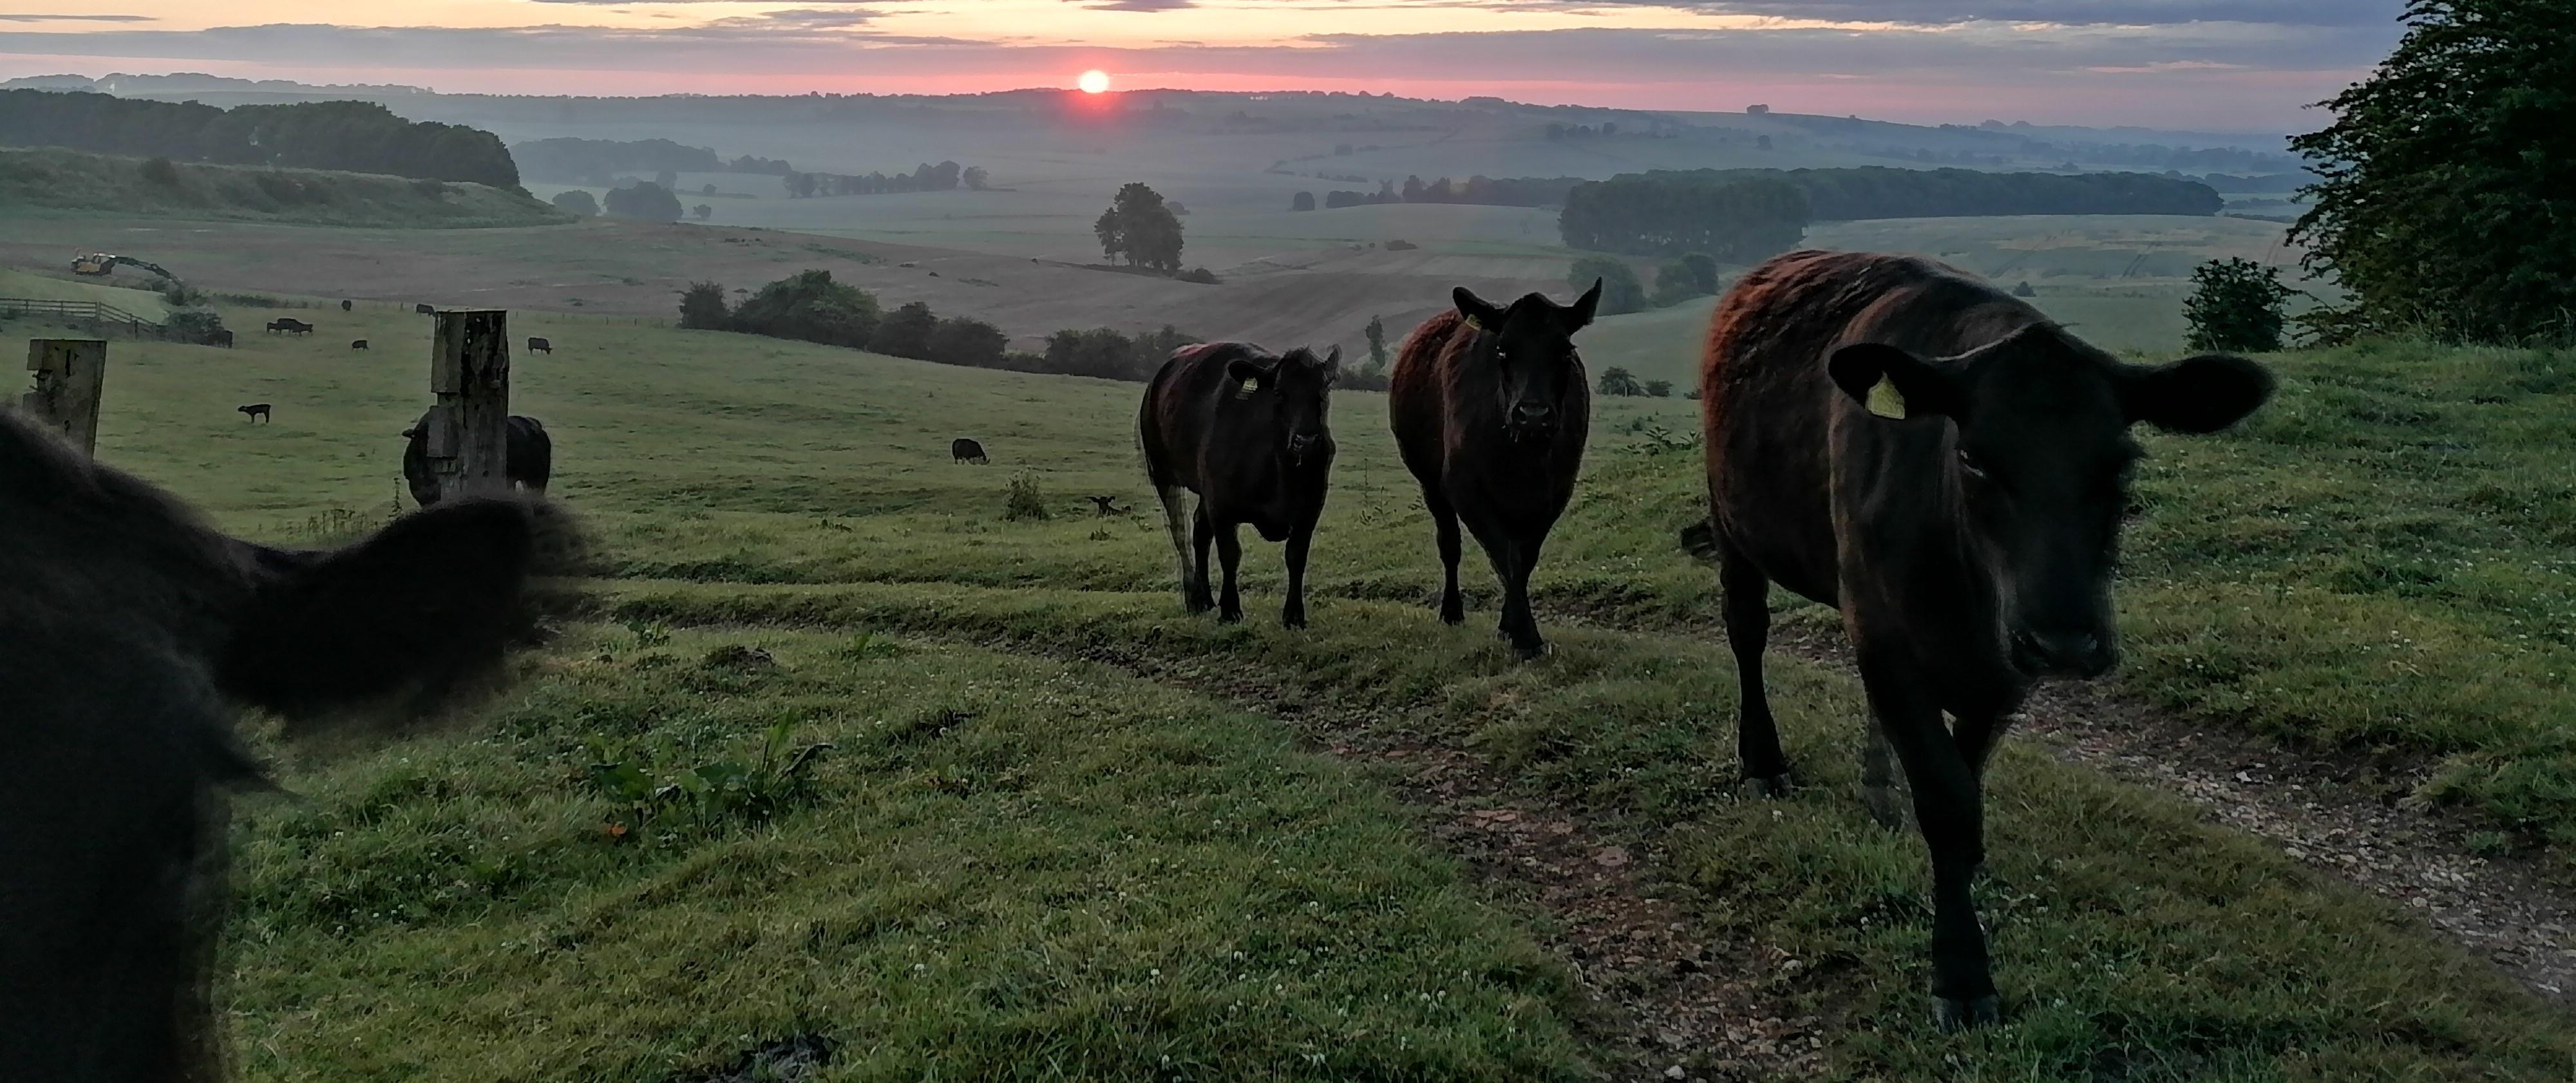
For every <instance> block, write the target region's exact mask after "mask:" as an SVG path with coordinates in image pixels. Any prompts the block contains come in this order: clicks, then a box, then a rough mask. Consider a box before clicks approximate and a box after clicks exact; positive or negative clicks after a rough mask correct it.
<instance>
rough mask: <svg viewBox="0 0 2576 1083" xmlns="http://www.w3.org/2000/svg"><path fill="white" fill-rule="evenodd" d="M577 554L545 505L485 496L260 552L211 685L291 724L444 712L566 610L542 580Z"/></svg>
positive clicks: (570, 564) (564, 526)
mask: <svg viewBox="0 0 2576 1083" xmlns="http://www.w3.org/2000/svg"><path fill="white" fill-rule="evenodd" d="M579 554H580V542H579V534H578V532H577V531H576V530H575V529H574V527H573V526H572V524H571V523H570V522H569V521H568V520H567V519H566V518H565V517H564V516H563V515H562V514H561V513H560V512H558V511H556V510H554V509H553V508H552V507H551V506H549V505H545V504H542V503H536V502H523V501H518V500H493V499H473V500H464V501H458V502H453V503H445V504H440V505H438V506H435V507H431V508H427V509H424V510H421V511H418V512H414V513H412V514H410V515H406V516H404V517H402V518H401V519H397V520H395V521H394V523H393V525H391V526H388V527H386V528H384V529H383V530H380V531H377V532H376V533H375V534H374V535H372V536H370V537H368V538H367V539H366V540H364V541H361V542H358V543H357V544H355V545H351V546H349V547H347V548H344V549H339V550H336V551H323V552H303V553H289V552H281V551H277V550H268V549H260V550H256V551H255V552H254V553H253V563H254V564H255V565H256V566H257V567H258V568H259V569H260V571H261V575H260V580H261V581H260V584H259V587H258V589H257V591H256V592H254V594H253V595H252V597H251V599H250V601H249V603H248V605H247V606H246V607H245V608H244V610H243V611H242V612H241V613H240V614H239V616H238V618H237V620H236V621H235V623H234V625H233V629H232V633H231V637H230V640H229V642H227V643H226V644H225V646H224V649H223V651H222V653H221V655H220V656H219V659H218V662H217V665H216V667H215V675H216V680H217V682H218V684H219V685H220V686H221V687H222V689H223V690H224V692H225V693H226V694H227V695H229V696H231V697H232V698H234V699H237V700H241V701H243V702H246V703H250V704H254V705H257V706H261V707H265V708H268V709H270V710H273V711H276V712H278V713H280V714H283V715H286V716H287V717H289V718H294V719H310V718H314V717H316V716H320V715H326V714H330V713H333V712H336V711H339V710H342V709H349V708H369V707H379V706H390V707H394V708H395V709H397V710H402V711H407V712H408V711H425V710H434V709H437V708H439V707H443V706H446V705H447V704H449V703H452V702H454V701H455V700H456V699H458V698H460V697H461V696H463V695H465V694H470V693H472V692H475V691H478V690H480V688H479V686H480V685H482V683H483V680H484V679H485V678H488V677H492V676H495V675H497V671H498V670H499V667H500V662H501V660H502V657H503V654H504V652H505V651H506V650H508V649H509V648H510V647H512V646H514V645H517V644H520V643H524V642H526V641H527V640H528V639H529V637H530V636H531V635H532V633H534V632H535V630H536V629H537V626H538V622H539V620H540V619H541V618H543V617H546V616H551V615H555V614H556V613H557V612H558V611H559V610H558V607H559V606H561V605H563V604H565V603H570V602H573V601H575V599H573V598H572V597H570V596H569V595H565V594H562V593H559V592H558V591H556V590H555V589H553V588H552V587H550V586H549V585H548V584H546V583H544V582H542V580H544V579H546V578H548V577H552V576H556V575H560V574H564V573H567V572H570V571H572V570H574V565H575V564H576V563H577V562H578V561H579V559H580V557H579ZM397 698H400V699H401V700H402V702H400V703H396V702H395V700H396V699H397Z"/></svg>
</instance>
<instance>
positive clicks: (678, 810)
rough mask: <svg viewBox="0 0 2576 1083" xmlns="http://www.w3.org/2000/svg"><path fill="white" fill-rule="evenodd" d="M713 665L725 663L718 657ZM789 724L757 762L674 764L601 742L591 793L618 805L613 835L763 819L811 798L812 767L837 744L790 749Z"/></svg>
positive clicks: (595, 749)
mask: <svg viewBox="0 0 2576 1083" xmlns="http://www.w3.org/2000/svg"><path fill="white" fill-rule="evenodd" d="M758 653H759V652H755V651H745V652H744V654H746V655H757V654H758ZM708 664H709V665H717V664H721V663H719V661H718V660H717V659H715V658H712V657H711V658H710V659H709V661H708ZM787 725H788V724H787V723H785V722H780V723H778V724H776V725H773V726H771V727H769V732H768V734H767V737H766V739H765V740H763V741H762V742H761V751H760V759H759V760H758V761H756V762H753V763H742V762H738V761H735V760H727V759H715V760H707V761H704V762H701V763H697V764H693V765H688V766H675V765H673V764H670V763H667V762H661V761H658V760H655V759H652V758H648V757H646V756H644V755H640V754H635V753H621V752H617V751H614V750H612V749H610V748H609V747H608V746H607V745H606V744H605V743H602V742H599V741H595V740H594V741H593V742H592V744H591V750H592V755H593V759H594V762H593V763H592V764H591V765H590V787H591V790H592V791H593V792H595V793H597V794H599V795H601V796H603V797H606V798H608V799H609V800H611V801H615V802H617V803H618V805H619V808H618V810H617V811H616V812H615V813H612V814H611V815H610V816H609V818H608V822H607V823H606V824H604V825H603V829H604V830H605V832H606V834H607V835H608V837H609V838H610V839H612V840H623V839H626V838H629V837H641V836H642V835H643V831H642V829H643V828H646V827H654V828H659V829H661V830H663V831H665V832H669V831H673V830H677V829H689V830H695V831H711V830H715V829H718V828H721V827H723V826H726V825H727V824H729V823H736V822H739V823H744V824H758V823H763V822H766V821H767V820H769V819H770V818H771V817H773V816H776V815H777V814H778V813H780V812H782V811H785V810H787V809H789V808H792V807H795V806H797V805H800V804H803V803H805V802H806V801H808V800H811V799H812V796H813V792H814V785H813V774H812V770H811V769H812V767H813V766H814V763H815V761H816V760H819V759H821V758H822V755H823V753H825V752H828V751H830V750H831V748H832V746H831V744H829V743H828V742H820V741H818V742H815V743H812V744H808V745H805V746H804V747H802V748H798V749H796V750H795V751H794V752H789V751H788V750H787Z"/></svg>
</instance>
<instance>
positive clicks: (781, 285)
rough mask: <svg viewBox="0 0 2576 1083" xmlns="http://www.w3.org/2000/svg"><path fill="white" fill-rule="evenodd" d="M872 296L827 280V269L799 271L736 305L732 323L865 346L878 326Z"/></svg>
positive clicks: (749, 328) (767, 331) (777, 334)
mask: <svg viewBox="0 0 2576 1083" xmlns="http://www.w3.org/2000/svg"><path fill="white" fill-rule="evenodd" d="M877 318H878V317H877V299H876V298H875V297H872V296H870V295H869V294H868V293H867V291H865V290H862V289H859V288H858V287H856V286H851V285H847V284H844V283H840V282H834V281H832V272H830V271H823V270H813V271H799V272H797V273H795V274H793V275H790V276H788V277H786V278H782V279H779V280H778V281H776V282H772V283H770V284H768V285H766V286H762V287H761V288H760V292H758V293H755V294H752V295H751V296H750V297H748V298H745V299H744V300H743V302H742V304H740V305H737V306H735V308H734V312H733V322H734V326H735V328H736V329H738V330H743V331H749V332H751V333H753V334H760V335H771V336H774V337H777V338H793V339H803V340H805V341H807V342H821V343H827V344H830V345H833V346H848V347H851V348H853V349H864V348H866V346H867V344H868V341H869V339H871V338H873V337H874V336H875V334H876V329H877Z"/></svg>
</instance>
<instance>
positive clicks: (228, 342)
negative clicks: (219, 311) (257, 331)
mask: <svg viewBox="0 0 2576 1083" xmlns="http://www.w3.org/2000/svg"><path fill="white" fill-rule="evenodd" d="M206 345H208V346H221V347H223V348H225V349H227V350H229V349H232V348H233V329H232V328H229V327H218V328H215V329H214V330H213V331H211V332H208V333H207V335H206Z"/></svg>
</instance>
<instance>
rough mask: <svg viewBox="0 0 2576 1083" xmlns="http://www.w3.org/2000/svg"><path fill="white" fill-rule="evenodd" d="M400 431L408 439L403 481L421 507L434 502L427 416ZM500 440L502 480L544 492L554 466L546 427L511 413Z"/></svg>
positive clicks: (552, 446)
mask: <svg viewBox="0 0 2576 1083" xmlns="http://www.w3.org/2000/svg"><path fill="white" fill-rule="evenodd" d="M402 434H403V438H404V439H405V440H408V441H410V443H409V444H407V445H405V446H404V447H403V482H404V483H405V484H406V485H408V486H409V487H410V488H411V498H412V500H413V501H414V502H416V503H418V504H419V505H420V506H421V507H424V508H426V507H428V506H430V505H432V504H435V503H438V475H437V474H435V473H432V472H431V471H430V468H429V415H428V414H422V415H420V420H419V421H417V422H414V423H412V427H410V428H408V429H404V430H403V431H402ZM504 439H505V440H507V441H508V447H507V450H506V451H505V452H504V453H503V456H504V457H503V460H502V463H501V476H502V478H503V480H504V481H506V482H508V483H509V485H510V486H511V487H512V488H514V489H525V490H527V491H529V492H532V493H535V494H537V495H539V496H543V495H545V492H546V483H547V482H548V481H549V480H551V479H552V478H553V475H554V468H555V442H554V438H552V437H550V436H547V435H546V427H545V426H544V425H540V424H538V423H537V419H535V418H533V417H520V416H518V415H517V414H512V415H510V420H509V431H508V432H507V433H506V434H505V436H504Z"/></svg>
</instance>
